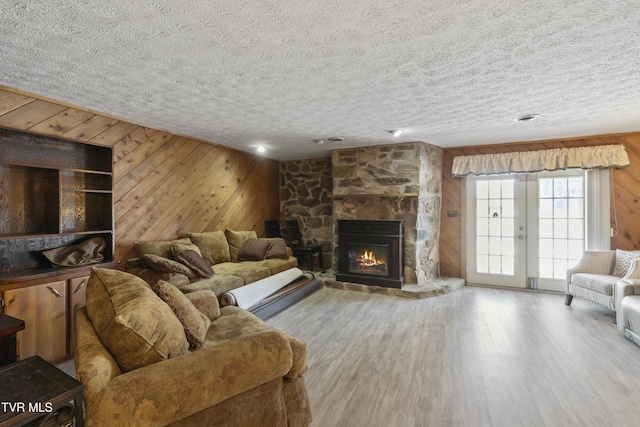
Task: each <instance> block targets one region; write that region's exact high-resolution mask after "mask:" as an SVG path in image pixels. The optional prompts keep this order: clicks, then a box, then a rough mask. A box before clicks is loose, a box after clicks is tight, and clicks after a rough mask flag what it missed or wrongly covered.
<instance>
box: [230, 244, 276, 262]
mask: <svg viewBox="0 0 640 427" xmlns="http://www.w3.org/2000/svg"><path fill="white" fill-rule="evenodd" d="M270 247H271V242H270V241H268V240H266V239H247V240H245V241H244V243H243V244H242V247H240V251H238V260H239V261H262V260H263V259H264V257H265V256H266V255H267V251H269V248H270Z"/></svg>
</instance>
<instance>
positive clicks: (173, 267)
mask: <svg viewBox="0 0 640 427" xmlns="http://www.w3.org/2000/svg"><path fill="white" fill-rule="evenodd" d="M140 262H141V263H142V266H143V267H146V268H149V269H151V270H153V271H157V272H158V273H180V274H184V275H185V276H187V277H188V278H189V279H195V278H197V277H198V274H196V273H197V272H196V271H194V270H192V269H191V268H189V266H187V265H185V264H181V263H179V262H178V261H174V260H172V259H169V258H165V257H162V256H160V255H153V254H145V255H143V256H142V258H140Z"/></svg>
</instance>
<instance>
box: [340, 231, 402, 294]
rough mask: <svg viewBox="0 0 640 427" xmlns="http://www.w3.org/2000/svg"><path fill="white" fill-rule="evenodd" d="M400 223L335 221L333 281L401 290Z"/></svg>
mask: <svg viewBox="0 0 640 427" xmlns="http://www.w3.org/2000/svg"><path fill="white" fill-rule="evenodd" d="M402 240H403V221H401V220H398V221H364V220H338V273H337V274H336V280H339V281H343V282H353V283H361V284H364V285H374V286H383V287H387V288H402V285H403V282H404V277H403V275H402V270H403V263H402V261H403V259H402V257H403V252H404V251H403V249H402Z"/></svg>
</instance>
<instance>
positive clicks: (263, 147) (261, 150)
mask: <svg viewBox="0 0 640 427" xmlns="http://www.w3.org/2000/svg"><path fill="white" fill-rule="evenodd" d="M256 151H257V152H258V153H264V152H265V151H267V148H266V147H265V146H264V145H259V146H257V147H256Z"/></svg>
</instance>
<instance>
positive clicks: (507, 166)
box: [451, 144, 629, 176]
mask: <svg viewBox="0 0 640 427" xmlns="http://www.w3.org/2000/svg"><path fill="white" fill-rule="evenodd" d="M626 166H629V156H627V151H626V150H625V148H624V145H621V144H618V145H598V146H595V147H573V148H554V149H549V150H538V151H521V152H513V153H500V154H480V155H475V156H457V157H454V159H453V167H452V171H451V172H452V175H453V176H467V175H492V174H502V173H528V172H540V171H554V170H561V169H601V168H623V167H626Z"/></svg>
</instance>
